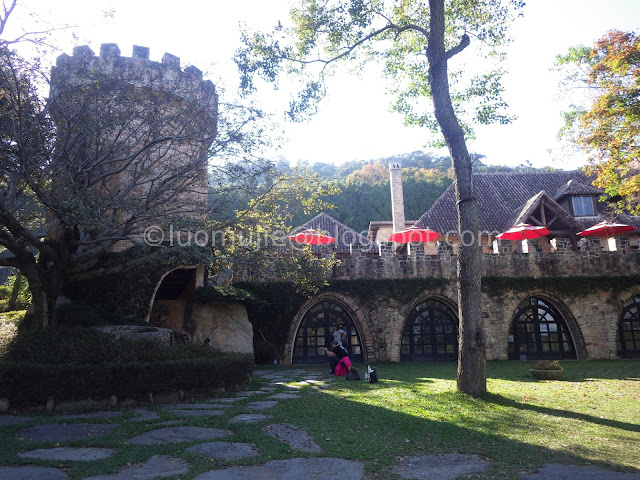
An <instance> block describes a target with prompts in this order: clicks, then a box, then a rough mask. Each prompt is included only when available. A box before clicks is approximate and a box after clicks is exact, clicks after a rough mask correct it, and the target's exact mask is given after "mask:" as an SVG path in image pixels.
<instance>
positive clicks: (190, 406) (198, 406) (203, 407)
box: [164, 403, 230, 410]
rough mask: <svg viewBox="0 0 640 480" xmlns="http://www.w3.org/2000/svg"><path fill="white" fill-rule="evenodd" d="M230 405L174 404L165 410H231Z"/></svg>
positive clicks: (167, 406) (166, 406)
mask: <svg viewBox="0 0 640 480" xmlns="http://www.w3.org/2000/svg"><path fill="white" fill-rule="evenodd" d="M229 406H230V405H229V404H214V403H173V404H171V405H165V406H164V408H170V409H180V410H215V409H219V408H229Z"/></svg>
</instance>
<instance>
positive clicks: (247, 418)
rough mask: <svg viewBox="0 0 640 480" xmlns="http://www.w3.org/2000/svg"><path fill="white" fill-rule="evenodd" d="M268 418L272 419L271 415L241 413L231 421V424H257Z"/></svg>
mask: <svg viewBox="0 0 640 480" xmlns="http://www.w3.org/2000/svg"><path fill="white" fill-rule="evenodd" d="M267 418H271V415H263V414H261V413H241V414H240V415H236V416H235V417H233V418H232V419H231V420H229V423H255V422H261V421H262V420H266V419H267Z"/></svg>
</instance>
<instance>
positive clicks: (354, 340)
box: [292, 300, 364, 363]
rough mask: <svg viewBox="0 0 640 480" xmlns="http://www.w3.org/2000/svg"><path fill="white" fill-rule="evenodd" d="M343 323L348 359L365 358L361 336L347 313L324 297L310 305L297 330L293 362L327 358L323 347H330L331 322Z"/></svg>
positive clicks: (321, 361)
mask: <svg viewBox="0 0 640 480" xmlns="http://www.w3.org/2000/svg"><path fill="white" fill-rule="evenodd" d="M336 324H338V325H340V324H341V325H343V329H344V330H345V331H346V332H347V344H346V345H344V346H345V348H346V349H347V350H348V351H349V358H351V360H352V361H354V362H362V361H364V357H363V355H362V343H361V342H360V336H359V335H358V331H357V329H356V327H355V324H354V323H353V321H352V319H351V316H350V315H349V313H348V312H347V311H346V310H345V309H344V308H343V307H342V306H341V305H339V304H338V303H335V302H333V301H331V300H323V301H321V302H319V303H316V304H315V305H313V306H312V307H311V308H310V309H309V310H307V313H305V314H304V317H303V318H302V322H300V327H299V328H298V331H297V333H296V339H295V343H294V346H293V359H292V361H293V363H323V362H326V361H327V357H326V355H325V354H324V347H327V348H330V347H331V341H332V340H333V336H332V335H331V333H332V332H333V328H332V327H333V326H334V325H336Z"/></svg>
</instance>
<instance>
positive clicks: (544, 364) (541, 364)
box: [529, 360, 564, 370]
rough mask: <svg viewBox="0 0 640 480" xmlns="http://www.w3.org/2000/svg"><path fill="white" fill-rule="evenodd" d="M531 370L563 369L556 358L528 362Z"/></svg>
mask: <svg viewBox="0 0 640 480" xmlns="http://www.w3.org/2000/svg"><path fill="white" fill-rule="evenodd" d="M529 368H531V369H533V370H564V369H563V368H562V365H560V362H559V361H558V360H538V361H536V362H532V363H530V364H529Z"/></svg>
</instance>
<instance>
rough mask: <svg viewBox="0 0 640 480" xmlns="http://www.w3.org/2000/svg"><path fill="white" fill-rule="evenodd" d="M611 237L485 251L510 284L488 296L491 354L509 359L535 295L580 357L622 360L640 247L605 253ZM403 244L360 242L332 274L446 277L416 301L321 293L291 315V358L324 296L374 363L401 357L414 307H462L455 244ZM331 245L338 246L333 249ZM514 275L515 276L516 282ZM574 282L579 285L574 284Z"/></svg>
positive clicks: (491, 268) (624, 243) (489, 273)
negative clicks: (428, 248)
mask: <svg viewBox="0 0 640 480" xmlns="http://www.w3.org/2000/svg"><path fill="white" fill-rule="evenodd" d="M603 243H604V242H602V241H599V240H598V239H588V240H587V242H583V244H582V246H581V248H579V249H578V250H573V249H572V247H571V244H570V242H569V241H568V239H555V240H554V241H552V242H549V241H548V240H546V239H543V240H542V241H530V242H529V244H528V247H529V249H528V250H529V253H521V252H520V251H515V248H514V245H513V244H512V243H511V242H509V243H507V242H504V243H503V244H502V245H498V246H497V248H496V252H497V253H484V254H483V255H482V266H483V277H484V278H485V282H486V283H487V284H489V283H491V281H495V280H498V281H500V282H501V283H502V287H501V289H500V291H499V292H496V291H490V289H488V288H485V289H484V291H483V294H482V306H483V307H482V308H483V311H482V315H483V319H484V325H485V328H486V332H487V346H486V352H487V358H488V359H490V360H493V359H501V360H505V359H507V358H508V348H509V334H510V329H511V325H512V322H513V319H514V314H515V312H516V310H517V308H518V306H519V305H520V304H521V303H522V302H524V301H526V300H527V299H528V298H530V297H539V298H541V299H543V300H545V301H547V302H550V303H551V304H552V305H553V306H554V307H555V308H556V309H557V310H558V311H559V312H560V314H561V315H562V317H563V319H564V320H565V322H566V324H567V327H568V329H569V331H570V333H571V336H572V338H573V340H574V344H575V349H576V354H577V357H578V358H585V359H586V358H588V359H593V358H616V357H617V350H618V348H617V345H616V332H617V325H618V319H619V316H620V313H621V311H622V308H623V307H624V306H625V304H626V303H628V302H629V301H630V300H631V299H633V297H634V295H638V294H640V277H639V280H638V282H636V281H635V280H634V276H636V275H638V274H640V251H639V250H638V249H637V248H635V247H632V246H631V244H630V242H629V241H628V240H626V239H618V250H617V251H614V252H610V251H604V250H603V249H602V246H603ZM486 246H487V245H486V244H485V247H486ZM396 248H397V246H396V245H394V244H390V243H385V244H381V246H380V254H379V255H372V254H370V253H362V252H359V251H358V250H357V248H354V250H353V252H352V254H351V255H345V256H343V257H342V258H341V264H340V265H339V266H338V267H336V268H334V270H333V272H332V275H331V279H330V280H358V279H389V281H393V280H394V279H406V278H440V279H444V280H446V282H444V284H443V285H442V286H438V287H434V288H431V289H425V290H424V291H422V292H420V293H419V294H417V295H416V296H415V298H413V299H412V300H410V301H407V300H406V299H404V300H402V301H401V300H399V299H397V298H394V297H393V296H392V295H384V294H382V295H380V296H379V297H378V298H376V299H375V301H374V302H370V301H369V302H365V301H362V300H359V299H358V298H355V297H349V296H347V295H345V294H344V293H340V292H335V291H333V292H331V291H329V292H326V293H323V294H321V295H319V296H315V297H313V298H311V299H309V300H308V301H307V302H306V303H305V304H304V305H303V306H302V307H301V308H300V310H299V311H298V313H297V315H296V316H295V317H294V318H293V319H292V321H291V325H290V329H289V335H288V338H289V340H288V343H287V344H286V345H285V348H284V357H285V361H286V360H288V361H291V358H292V353H293V352H292V345H293V342H294V340H295V336H296V333H297V331H298V328H299V326H300V322H301V321H302V319H303V317H304V315H305V313H306V311H307V310H308V309H309V308H311V307H312V306H313V305H315V304H316V303H318V302H320V301H322V300H324V299H330V300H332V301H334V302H336V303H339V304H340V305H341V306H343V307H344V308H345V309H346V310H347V311H348V312H349V314H350V316H351V318H352V319H353V322H354V324H355V326H356V328H357V330H358V333H359V335H360V338H361V341H362V344H363V347H364V356H365V360H366V361H368V362H373V361H400V347H401V337H402V331H403V329H404V325H405V323H406V321H407V319H408V318H409V316H410V313H411V310H412V309H413V308H415V307H416V305H418V304H419V303H420V302H422V301H424V300H427V299H429V298H436V299H438V300H440V301H442V302H444V303H446V304H447V305H449V306H451V308H452V309H453V310H454V311H456V312H457V303H458V300H457V298H458V292H457V287H456V254H455V251H456V250H457V249H456V248H455V245H454V246H452V247H449V246H447V245H445V244H441V245H439V248H438V254H437V255H427V254H425V253H424V250H423V249H422V248H413V249H412V250H411V251H410V253H409V254H407V255H399V254H398V252H397V250H396ZM326 251H327V252H330V248H327V249H326ZM240 276H241V275H240ZM616 277H617V278H618V279H625V282H622V284H624V286H625V287H624V288H610V285H614V284H616ZM509 279H513V285H512V286H510V280H509ZM565 279H566V280H565ZM591 279H595V280H594V282H595V283H596V285H595V286H593V285H591V287H590V288H584V289H582V288H581V287H580V283H581V282H583V281H584V282H588V281H591ZM608 279H610V280H608ZM534 280H535V281H534ZM527 282H529V283H530V284H531V285H530V286H529V285H528V284H527ZM598 282H599V283H598ZM572 283H574V284H577V286H576V287H575V288H572V285H571V284H572ZM559 285H560V286H562V287H563V288H559Z"/></svg>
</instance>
